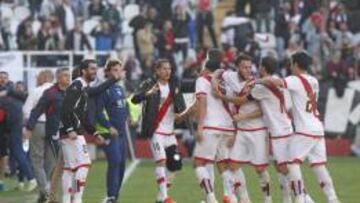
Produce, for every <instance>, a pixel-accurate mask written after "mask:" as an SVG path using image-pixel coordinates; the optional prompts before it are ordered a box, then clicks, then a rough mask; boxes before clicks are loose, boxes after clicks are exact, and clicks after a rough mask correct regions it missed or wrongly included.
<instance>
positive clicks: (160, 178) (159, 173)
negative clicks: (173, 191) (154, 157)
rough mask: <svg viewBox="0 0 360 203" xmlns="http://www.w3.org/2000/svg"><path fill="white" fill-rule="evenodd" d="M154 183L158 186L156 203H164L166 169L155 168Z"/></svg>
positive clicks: (165, 196)
mask: <svg viewBox="0 0 360 203" xmlns="http://www.w3.org/2000/svg"><path fill="white" fill-rule="evenodd" d="M155 176H156V182H157V184H158V188H159V190H158V195H157V201H164V200H165V199H166V198H167V197H168V194H167V178H166V169H165V167H164V166H157V167H156V168H155Z"/></svg>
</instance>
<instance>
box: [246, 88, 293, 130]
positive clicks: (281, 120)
mask: <svg viewBox="0 0 360 203" xmlns="http://www.w3.org/2000/svg"><path fill="white" fill-rule="evenodd" d="M278 90H279V92H280V93H282V94H283V95H284V91H285V90H284V89H280V88H278ZM250 94H251V96H252V97H253V98H254V99H255V100H258V101H259V102H260V106H261V109H262V112H263V114H264V122H265V124H266V126H267V127H268V129H269V131H270V134H271V136H272V137H283V136H288V135H291V134H292V133H293V128H292V125H291V120H290V118H289V117H288V115H287V112H286V109H282V108H283V107H282V106H281V105H282V104H281V102H280V99H279V98H278V97H277V96H275V94H274V93H273V92H272V91H271V90H270V89H269V88H267V87H266V86H263V85H255V87H254V88H253V89H252V90H251V93H250ZM284 102H285V97H284ZM285 103H286V102H285ZM284 105H285V104H284Z"/></svg>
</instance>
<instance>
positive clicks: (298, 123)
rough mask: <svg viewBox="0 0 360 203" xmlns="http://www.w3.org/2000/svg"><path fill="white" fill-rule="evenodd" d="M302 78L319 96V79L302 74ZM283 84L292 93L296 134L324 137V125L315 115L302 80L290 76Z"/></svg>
mask: <svg viewBox="0 0 360 203" xmlns="http://www.w3.org/2000/svg"><path fill="white" fill-rule="evenodd" d="M301 76H302V77H303V78H304V79H305V80H306V81H308V83H309V84H310V86H311V88H312V91H313V93H315V94H316V95H318V93H319V82H318V81H317V79H316V78H314V77H312V76H310V75H308V74H302V75H301ZM283 84H284V87H285V88H286V89H288V90H289V92H290V96H291V100H292V114H293V119H294V124H295V132H296V133H299V134H303V135H309V136H323V135H324V127H323V124H322V123H321V121H320V120H319V118H318V117H317V116H316V115H314V112H313V109H312V108H313V107H312V102H311V100H310V98H309V97H308V93H307V91H306V90H305V87H304V85H303V83H302V81H301V80H300V78H299V77H298V76H288V77H286V78H285V79H283ZM316 111H317V110H316Z"/></svg>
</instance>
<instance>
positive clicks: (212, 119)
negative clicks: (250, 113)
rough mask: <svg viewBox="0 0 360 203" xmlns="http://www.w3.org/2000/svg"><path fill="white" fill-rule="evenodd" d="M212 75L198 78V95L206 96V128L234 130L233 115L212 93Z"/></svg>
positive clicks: (196, 91)
mask: <svg viewBox="0 0 360 203" xmlns="http://www.w3.org/2000/svg"><path fill="white" fill-rule="evenodd" d="M210 77H211V76H207V77H205V76H201V77H199V78H198V79H197V80H196V90H195V93H196V97H198V96H200V95H205V96H206V103H207V106H206V107H207V108H206V115H205V119H204V129H213V130H220V131H234V130H235V129H234V126H233V123H232V118H231V115H230V114H229V113H228V112H227V111H226V109H225V107H224V105H223V103H222V101H221V100H220V99H218V98H216V97H215V96H214V95H213V93H212V87H211V81H210V80H211V79H210Z"/></svg>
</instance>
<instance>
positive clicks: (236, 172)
mask: <svg viewBox="0 0 360 203" xmlns="http://www.w3.org/2000/svg"><path fill="white" fill-rule="evenodd" d="M230 171H231V173H232V176H233V177H234V186H233V187H234V191H235V193H236V195H237V196H238V199H239V203H251V200H250V197H249V194H248V191H247V186H246V179H245V175H244V172H243V171H242V169H241V164H240V163H235V162H230Z"/></svg>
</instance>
